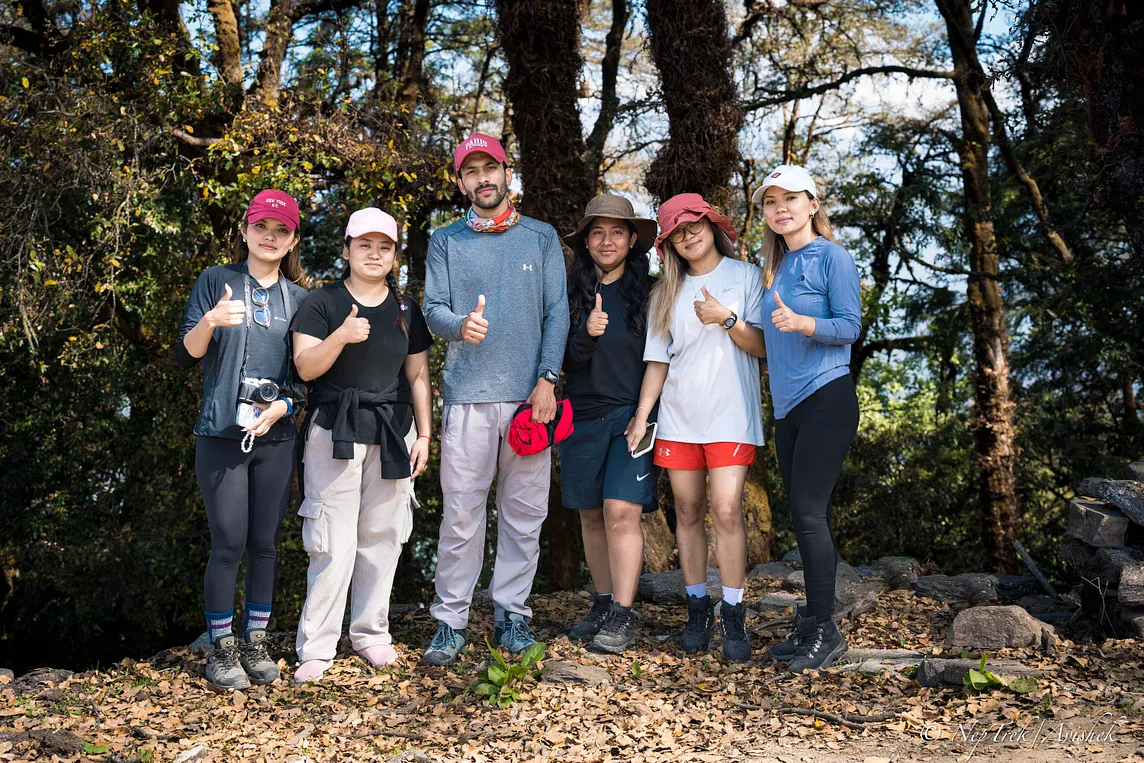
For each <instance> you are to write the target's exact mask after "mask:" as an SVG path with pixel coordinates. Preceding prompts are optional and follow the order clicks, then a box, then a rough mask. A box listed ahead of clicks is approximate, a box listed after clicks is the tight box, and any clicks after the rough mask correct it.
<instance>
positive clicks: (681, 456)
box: [628, 193, 764, 662]
mask: <svg viewBox="0 0 1144 763" xmlns="http://www.w3.org/2000/svg"><path fill="white" fill-rule="evenodd" d="M659 225H660V230H661V232H660V234H659V237H658V238H657V239H656V248H657V249H658V251H659V255H660V258H661V260H662V262H663V276H662V277H661V278H660V280H659V282H658V283H657V284H656V286H655V289H654V290H653V291H652V297H651V316H650V321H649V323H650V326H649V328H648V335H647V345H646V347H645V350H644V360H645V361H647V362H648V371H647V373H646V374H645V376H644V381H643V387H642V389H641V392H640V403H639V410H638V411H637V417H636V420H635V421H634V422H633V424H632V427H631V428H630V430H629V433H628V441H629V443H631V444H632V446H633V447H634V446H635V444H636V443H638V442H639V440H640V438H642V437H643V433H644V427H645V426H646V423H647V415H648V414H647V412H648V411H650V410H651V408H652V406H653V405H655V403H656V401H657V400H658V401H659V406H660V408H659V422H658V424H659V433H658V437H657V442H656V449H655V464H656V465H657V466H661V467H663V468H665V469H667V470H668V476H669V477H670V480H671V491H672V494H673V496H674V499H675V514H676V531H675V535H676V544H677V545H678V547H679V561H680V566H681V567H682V568H683V582H684V584H685V585H686V586H687V626H686V627H685V628H684V630H683V634H682V636H681V637H680V644H681V646H682V647H683V649H684V651H687V652H696V651H700V650H703V649H706V648H707V644H708V641H709V638H710V632H711V629H712V627H713V626H714V619H715V616H714V605H713V602H712V601H711V597H710V596H709V595H708V594H707V585H706V580H707V531H706V529H705V527H704V518H705V515H706V513H707V511H708V505H707V503H708V502H707V492H708V481H710V495H711V499H710V511H711V514H712V518H713V520H714V523H713V524H714V526H715V535H716V545H715V548H716V553H717V555H718V562H719V573H720V576H721V578H722V583H723V597H722V598H723V604H722V606H721V608H720V617H719V619H720V626H721V631H722V635H723V656H724V657H725V658H726V659H728V660H731V661H736V662H745V661H747V660H749V659H750V657H751V646H750V643H749V641H748V640H747V631H746V624H745V618H746V608H745V607H744V605H743V583H744V580H745V579H746V563H747V562H746V554H747V535H746V530H745V528H744V525H743V512H742V500H743V498H742V496H743V485H744V483H745V482H746V479H747V470H748V469H749V468H750V466H751V465H752V464H753V463H754V461H755V448H756V446H759V445H762V444H763V421H762V406H761V402H760V389H759V361H758V357H761V356H762V355H763V354H764V343H763V332H762V328H761V327H762V324H763V311H762V299H763V284H762V279H761V277H760V272H759V269H758V268H757V267H755V266H754V265H751V264H749V263H746V262H741V261H740V260H738V259H737V258H736V257H735V250H734V248H733V246H732V242H734V240H735V237H736V235H735V228H734V227H733V226H732V225H731V221H730V219H729V218H728V217H727V216H725V215H722V214H720V213H719V212H717V211H716V210H714V209H712V208H711V205H710V204H708V203H707V202H706V201H705V200H704V199H703V197H702V196H699V195H698V194H694V193H684V194H679V195H678V196H673V197H672V198H670V199H668V200H667V201H665V202H664V203H663V205H662V206H661V207H660V208H659Z"/></svg>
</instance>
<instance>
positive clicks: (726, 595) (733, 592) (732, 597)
mask: <svg viewBox="0 0 1144 763" xmlns="http://www.w3.org/2000/svg"><path fill="white" fill-rule="evenodd" d="M742 600H743V589H742V588H728V587H727V586H723V601H725V602H727V603H728V604H730V605H731V606H732V607H733V606H735V605H736V604H738V603H739V602H741V601H742Z"/></svg>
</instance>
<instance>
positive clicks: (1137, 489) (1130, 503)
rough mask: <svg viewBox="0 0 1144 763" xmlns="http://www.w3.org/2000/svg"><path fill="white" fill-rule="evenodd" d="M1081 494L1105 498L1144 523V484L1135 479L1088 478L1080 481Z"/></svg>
mask: <svg viewBox="0 0 1144 763" xmlns="http://www.w3.org/2000/svg"><path fill="white" fill-rule="evenodd" d="M1077 492H1079V493H1080V494H1081V495H1087V496H1092V497H1093V498H1103V499H1104V500H1106V501H1108V502H1109V503H1111V504H1112V505H1113V506H1115V507H1116V508H1118V509H1120V510H1121V511H1122V512H1124V515H1125V516H1126V517H1128V518H1129V519H1131V520H1132V521H1133V522H1135V523H1136V524H1138V525H1144V484H1141V483H1139V482H1136V481H1135V480H1104V479H1094V478H1091V477H1090V478H1088V479H1083V480H1081V481H1080V488H1079V489H1078V491H1077Z"/></svg>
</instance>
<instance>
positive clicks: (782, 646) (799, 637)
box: [767, 607, 818, 660]
mask: <svg viewBox="0 0 1144 763" xmlns="http://www.w3.org/2000/svg"><path fill="white" fill-rule="evenodd" d="M817 629H818V621H816V620H815V619H814V618H813V617H810V615H809V614H808V613H807V610H806V607H799V608H798V609H797V610H796V611H795V614H794V630H792V631H791V633H790V635H789V636H787V640H786V641H783V642H782V643H779V644H775V645H774V646H772V647H771V648H770V649H768V650H767V651H768V652H770V655H771V657H774V658H775V659H776V660H793V659H794V656H795V655H796V654H798V648H799V646H800V645H801V644H802V642H803V641H806V640H808V639H811V638H813V637H814V632H815V630H817Z"/></svg>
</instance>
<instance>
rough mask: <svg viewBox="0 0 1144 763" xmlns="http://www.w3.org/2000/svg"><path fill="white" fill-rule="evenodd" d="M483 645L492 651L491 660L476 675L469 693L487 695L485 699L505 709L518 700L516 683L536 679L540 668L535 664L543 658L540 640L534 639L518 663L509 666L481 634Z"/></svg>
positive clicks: (518, 692) (542, 647) (538, 676)
mask: <svg viewBox="0 0 1144 763" xmlns="http://www.w3.org/2000/svg"><path fill="white" fill-rule="evenodd" d="M485 646H487V647H488V649H489V653H490V654H492V656H493V660H492V662H490V663H489V666H488V667H487V668H486V669H485V670H484V672H482V673H479V674H478V675H477V683H476V684H475V685H474V686H473V689H472V691H473V693H474V694H480V695H482V696H485V697H488V698H489V702H491V703H493V704H494V705H496V706H497V707H500V708H505V707H508V706H509V705H511V704H512V703H513V702H516V701H517V700H519V699H520V684H522V683H523V682H524V679H525V678H526V677H527V676H529V675H531V676H532V677H533V679H538V678H540V673H541V671H540V670H537V669H536V666H537V665H539V664H540V661H541V660H543V659H544V642H543V641H538V642H536V643H535V644H533V645H532V646H530V647H529V648H528V649H527V650H525V652H524V654H523V655H522V656H521V658H520V662H518V663H515V664H512V665H509V664H508V663H507V662H506V661H505V658H504V657H503V656H501V653H500V652H498V651H497V650H496V649H494V648H493V645H492V644H490V643H489V639H488V636H486V637H485Z"/></svg>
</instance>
